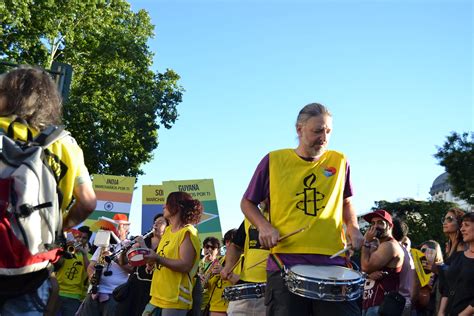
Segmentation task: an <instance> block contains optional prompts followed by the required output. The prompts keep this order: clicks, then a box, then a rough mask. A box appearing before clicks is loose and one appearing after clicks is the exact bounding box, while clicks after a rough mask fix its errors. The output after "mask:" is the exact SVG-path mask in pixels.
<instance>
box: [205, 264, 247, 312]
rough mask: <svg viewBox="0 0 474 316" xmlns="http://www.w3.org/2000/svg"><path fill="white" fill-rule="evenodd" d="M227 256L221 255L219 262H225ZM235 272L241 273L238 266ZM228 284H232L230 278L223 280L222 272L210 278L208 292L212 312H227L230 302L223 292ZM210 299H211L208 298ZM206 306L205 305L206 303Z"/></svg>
mask: <svg viewBox="0 0 474 316" xmlns="http://www.w3.org/2000/svg"><path fill="white" fill-rule="evenodd" d="M224 261H225V256H223V257H221V258H220V260H219V263H220V264H221V265H222V264H224ZM233 272H234V273H235V274H239V272H240V269H239V268H238V267H236V268H235V269H234V271H233ZM228 286H232V283H231V282H230V281H228V280H225V281H223V280H222V279H221V276H220V274H215V275H213V276H212V277H211V278H210V279H209V289H208V293H209V295H210V296H211V297H210V308H209V310H210V311H211V312H226V311H227V307H228V306H229V302H228V301H226V300H225V299H224V298H223V297H222V294H223V293H224V289H225V288H226V287H228ZM208 300H209V299H208ZM204 306H205V305H204Z"/></svg>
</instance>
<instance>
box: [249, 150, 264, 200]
mask: <svg viewBox="0 0 474 316" xmlns="http://www.w3.org/2000/svg"><path fill="white" fill-rule="evenodd" d="M269 162H270V159H269V155H268V154H267V155H266V156H265V157H263V159H262V160H261V161H260V163H259V164H258V166H257V169H256V170H255V172H254V174H253V177H252V180H250V183H249V186H248V187H247V190H246V191H245V193H244V198H245V199H247V200H250V201H252V202H253V203H255V204H259V203H260V202H262V201H263V200H265V199H266V198H267V197H268V196H269V195H270V177H269V167H270V163H269Z"/></svg>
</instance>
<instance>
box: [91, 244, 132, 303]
mask: <svg viewBox="0 0 474 316" xmlns="http://www.w3.org/2000/svg"><path fill="white" fill-rule="evenodd" d="M120 247H121V246H120V244H119V245H116V246H115V251H117V250H119V249H120ZM101 249H102V248H101V247H99V248H97V249H96V251H95V252H94V255H93V256H92V258H91V261H96V262H97V261H98V258H99V254H100V251H101ZM106 271H107V264H105V266H104V271H103V272H102V277H101V279H100V283H99V293H103V294H112V291H113V290H114V289H115V288H116V287H117V286H119V285H120V284H123V283H125V282H127V279H128V273H127V272H125V271H124V270H123V269H122V268H121V267H120V266H119V265H118V264H117V263H115V262H114V261H112V262H111V263H110V265H109V269H108V271H111V272H112V275H109V276H107V275H104V272H106Z"/></svg>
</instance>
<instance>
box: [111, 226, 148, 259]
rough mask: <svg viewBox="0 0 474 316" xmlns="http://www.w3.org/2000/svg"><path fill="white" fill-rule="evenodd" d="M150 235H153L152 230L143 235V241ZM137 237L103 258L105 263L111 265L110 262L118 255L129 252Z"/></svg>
mask: <svg viewBox="0 0 474 316" xmlns="http://www.w3.org/2000/svg"><path fill="white" fill-rule="evenodd" d="M151 234H153V229H152V230H150V231H149V232H148V233H146V234H145V235H143V236H142V237H143V239H145V238H148V237H149V236H150V235H151ZM137 237H139V236H135V237H134V238H132V239H131V240H130V244H128V245H127V246H125V247H121V248H120V249H119V250H117V251H115V252H113V253H112V254H111V255H109V256H105V261H106V262H107V263H111V262H112V261H113V260H115V259H116V258H117V257H118V256H120V254H122V253H123V252H125V253H127V251H129V250H130V249H131V248H132V246H133V244H134V241H135V239H137Z"/></svg>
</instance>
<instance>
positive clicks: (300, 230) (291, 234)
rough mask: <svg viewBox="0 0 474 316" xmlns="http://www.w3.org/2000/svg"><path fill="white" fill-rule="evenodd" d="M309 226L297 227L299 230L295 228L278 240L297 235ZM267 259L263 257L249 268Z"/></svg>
mask: <svg viewBox="0 0 474 316" xmlns="http://www.w3.org/2000/svg"><path fill="white" fill-rule="evenodd" d="M308 227H309V225H307V226H305V227H303V228H300V229H297V230H295V231H293V232H291V233H288V234H286V235H284V236H281V237H280V238H278V242H280V241H282V240H285V239H286V238H288V237H291V236H293V235H296V234H298V233H301V232H302V231H303V230H305V229H307V228H308ZM266 260H267V258H265V259H263V260H260V261H258V262H256V263H255V264H253V265H251V266H250V267H248V269H252V268H254V267H256V266H258V265H259V264H261V263H262V262H265V261H266Z"/></svg>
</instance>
